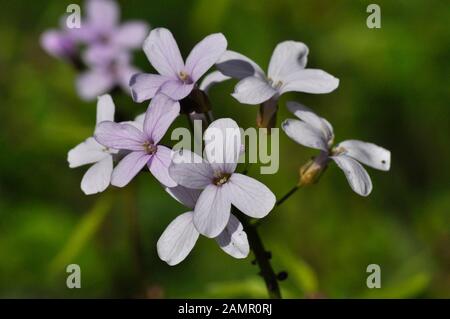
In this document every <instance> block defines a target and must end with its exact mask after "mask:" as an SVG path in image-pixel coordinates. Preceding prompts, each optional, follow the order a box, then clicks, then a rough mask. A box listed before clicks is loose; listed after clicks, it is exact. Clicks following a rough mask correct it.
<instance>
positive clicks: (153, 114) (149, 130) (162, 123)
mask: <svg viewBox="0 0 450 319" xmlns="http://www.w3.org/2000/svg"><path fill="white" fill-rule="evenodd" d="M179 114H180V103H178V102H176V101H174V100H172V99H171V98H169V97H167V96H165V95H164V94H157V95H156V96H155V97H154V98H153V99H152V101H151V102H150V105H149V106H148V109H147V112H146V113H145V119H144V133H145V134H146V135H147V138H149V139H151V140H152V141H153V143H155V144H157V143H158V142H159V141H160V140H161V139H162V138H163V136H164V134H166V132H167V130H168V129H169V127H170V125H171V124H172V122H173V121H174V120H175V119H176V118H177V116H178V115H179Z"/></svg>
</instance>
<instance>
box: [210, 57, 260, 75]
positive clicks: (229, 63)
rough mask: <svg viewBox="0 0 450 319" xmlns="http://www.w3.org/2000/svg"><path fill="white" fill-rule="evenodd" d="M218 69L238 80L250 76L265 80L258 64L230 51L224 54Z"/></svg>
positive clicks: (218, 63) (217, 64) (218, 62)
mask: <svg viewBox="0 0 450 319" xmlns="http://www.w3.org/2000/svg"><path fill="white" fill-rule="evenodd" d="M216 67H217V68H218V69H219V70H220V72H222V73H223V74H224V75H226V76H229V77H232V78H234V79H238V80H242V79H244V78H246V77H249V76H255V77H257V78H261V79H263V78H265V73H264V71H263V70H262V69H261V68H260V66H259V65H258V64H256V63H255V62H254V61H252V60H250V59H249V58H247V57H246V56H245V55H242V54H240V53H237V52H234V51H230V50H228V51H225V53H224V54H222V56H221V57H220V59H219V61H217V63H216Z"/></svg>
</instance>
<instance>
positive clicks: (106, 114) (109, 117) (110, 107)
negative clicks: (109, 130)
mask: <svg viewBox="0 0 450 319" xmlns="http://www.w3.org/2000/svg"><path fill="white" fill-rule="evenodd" d="M114 110H115V106H114V101H113V99H112V98H111V95H109V94H105V95H101V96H99V97H98V98H97V124H98V123H100V122H103V121H114Z"/></svg>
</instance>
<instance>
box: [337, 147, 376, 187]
mask: <svg viewBox="0 0 450 319" xmlns="http://www.w3.org/2000/svg"><path fill="white" fill-rule="evenodd" d="M330 158H331V159H333V161H335V162H336V164H337V165H338V166H339V168H340V169H342V171H343V172H344V174H345V177H347V181H348V183H349V184H350V187H351V188H352V189H353V191H354V192H355V193H357V194H359V195H361V196H368V195H369V194H370V192H371V191H372V180H371V179H370V176H369V174H367V171H366V170H365V169H364V167H362V165H361V164H359V163H358V162H357V161H356V160H354V159H353V158H351V157H349V156H347V155H344V154H341V155H338V156H331V157H330Z"/></svg>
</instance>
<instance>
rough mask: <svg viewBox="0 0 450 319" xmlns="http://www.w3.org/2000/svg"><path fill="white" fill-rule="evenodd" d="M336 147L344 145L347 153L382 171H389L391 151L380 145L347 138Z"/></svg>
mask: <svg viewBox="0 0 450 319" xmlns="http://www.w3.org/2000/svg"><path fill="white" fill-rule="evenodd" d="M336 147H337V148H339V147H343V148H344V149H345V155H347V156H350V157H352V158H354V159H355V160H357V161H359V162H361V163H363V164H366V165H367V166H370V167H373V168H376V169H379V170H382V171H388V170H389V169H390V167H391V152H390V151H388V150H387V149H385V148H383V147H380V146H378V145H375V144H372V143H367V142H362V141H357V140H347V141H344V142H342V143H339V145H337V146H336Z"/></svg>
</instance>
